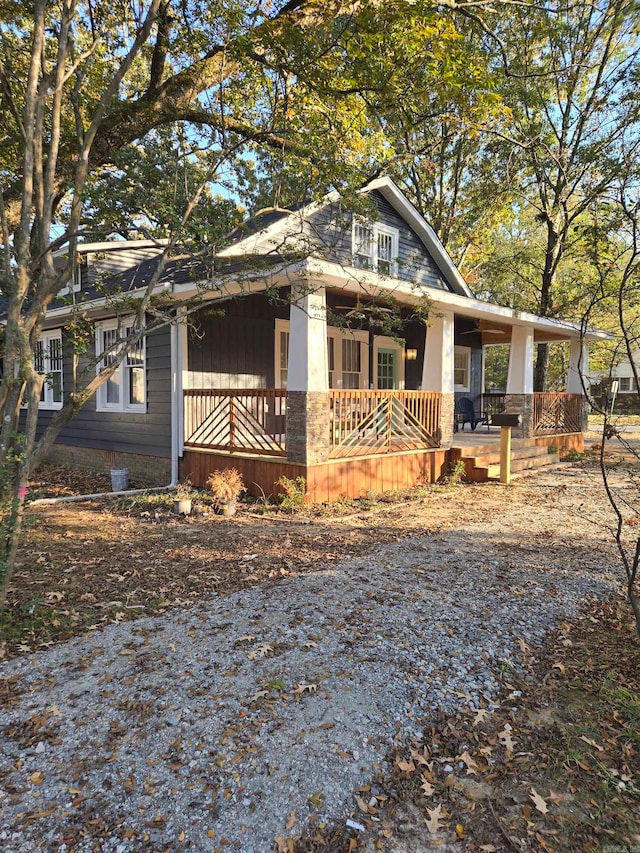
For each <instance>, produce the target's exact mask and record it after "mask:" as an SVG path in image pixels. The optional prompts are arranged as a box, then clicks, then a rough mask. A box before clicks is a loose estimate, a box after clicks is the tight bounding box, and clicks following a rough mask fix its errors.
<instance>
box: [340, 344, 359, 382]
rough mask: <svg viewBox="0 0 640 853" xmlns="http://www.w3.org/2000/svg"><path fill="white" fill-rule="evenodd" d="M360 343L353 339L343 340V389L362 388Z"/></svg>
mask: <svg viewBox="0 0 640 853" xmlns="http://www.w3.org/2000/svg"><path fill="white" fill-rule="evenodd" d="M360 365H361V361H360V341H358V340H354V339H353V338H343V339H342V387H343V388H359V387H360V370H361V366H360Z"/></svg>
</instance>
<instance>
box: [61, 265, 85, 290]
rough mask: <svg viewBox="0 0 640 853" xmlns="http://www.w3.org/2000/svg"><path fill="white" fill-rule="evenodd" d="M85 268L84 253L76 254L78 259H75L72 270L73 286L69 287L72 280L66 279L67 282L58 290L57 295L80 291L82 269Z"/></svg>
mask: <svg viewBox="0 0 640 853" xmlns="http://www.w3.org/2000/svg"><path fill="white" fill-rule="evenodd" d="M86 268H87V258H86V255H78V260H77V261H76V265H75V268H74V271H73V288H72V287H71V284H72V282H71V281H68V282H67V284H66V285H65V286H64V287H62V288H61V289H60V291H59V292H58V296H67V294H69V293H71V292H73V293H78V292H79V291H81V290H82V277H83V270H86Z"/></svg>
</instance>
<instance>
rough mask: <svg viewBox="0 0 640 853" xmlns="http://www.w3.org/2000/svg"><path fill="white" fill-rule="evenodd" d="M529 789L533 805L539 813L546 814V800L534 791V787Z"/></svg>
mask: <svg viewBox="0 0 640 853" xmlns="http://www.w3.org/2000/svg"><path fill="white" fill-rule="evenodd" d="M529 790H530V794H529V796H530V797H531V799H532V800H533V804H534V806H535V807H536V808H537V810H538V811H539V812H540V813H541V814H546V813H547V812H548V811H549V809H548V808H547V802H546V800H545V799H544V798H543V797H541V796H540V794H539V793H538V792H537V791H536V789H535V788H530V789H529Z"/></svg>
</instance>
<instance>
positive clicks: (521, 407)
mask: <svg viewBox="0 0 640 853" xmlns="http://www.w3.org/2000/svg"><path fill="white" fill-rule="evenodd" d="M504 405H505V412H508V413H509V414H511V413H516V414H519V415H520V416H521V419H522V426H520V427H514V428H513V429H512V430H511V435H512V436H513V437H514V438H533V394H507V395H506V396H505V398H504Z"/></svg>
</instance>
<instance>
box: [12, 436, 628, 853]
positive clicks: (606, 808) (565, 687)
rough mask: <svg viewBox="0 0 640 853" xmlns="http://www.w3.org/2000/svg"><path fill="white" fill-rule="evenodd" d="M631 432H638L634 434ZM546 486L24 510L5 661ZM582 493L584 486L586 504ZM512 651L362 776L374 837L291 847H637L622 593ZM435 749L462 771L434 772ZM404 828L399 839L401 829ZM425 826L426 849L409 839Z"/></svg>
mask: <svg viewBox="0 0 640 853" xmlns="http://www.w3.org/2000/svg"><path fill="white" fill-rule="evenodd" d="M627 438H629V439H631V440H632V442H636V441H638V442H639V443H640V436H637V437H636V436H631V435H629V434H627ZM599 442H600V437H599V435H598V434H597V433H594V434H592V435H591V436H590V445H592V446H594V447H593V449H592V451H591V452H592V454H593V455H592V456H591V457H590V458H587V459H586V460H578V461H575V462H573V463H565V464H569V465H570V464H574V465H576V466H583V467H584V466H588V467H590V469H591V470H592V471H593V474H594V489H596V488H600V487H599V486H598V484H597V476H598V471H597V464H596V461H595V459H596V457H597V454H598V444H599ZM633 446H635V444H634V445H633ZM605 455H606V462H607V465H608V466H609V467H610V469H612V470H614V469H616V468H619V467H620V466H624V467H625V469H626V470H631V469H632V467H633V466H637V460H635V459H634V457H633V454H631V453H630V452H629V451H628V450H627V449H625V448H624V447H623V446H622V445H621V444H620V443H619V442H615V443H611V444H610V445H608V446H607V448H606V454H605ZM637 470H638V468H637V467H636V471H637ZM538 483H539V481H538V480H536V478H535V477H530V478H523V479H521V480H518V481H516V482H515V483H514V485H513V486H512V487H510V488H509V489H505V488H504V487H500V486H499V485H491V484H488V485H474V484H467V485H458V486H455V485H450V484H449V485H446V484H445V485H438V486H430V487H423V488H420V489H417V490H413V491H411V492H406V493H403V494H400V495H394V496H391V497H388V498H385V499H384V500H375V501H374V500H370V501H366V502H361V503H355V504H354V503H351V504H343V505H338V506H334V507H332V508H331V509H330V510H328V509H326V508H311V509H309V510H306V511H305V512H303V513H298V514H286V513H283V512H277V511H275V510H269V511H265V508H264V507H261V506H259V505H250V504H243V505H242V506H241V509H240V511H239V513H238V515H237V516H236V517H235V518H232V519H226V518H222V517H221V516H218V515H215V514H214V513H213V512H212V511H211V508H210V506H208V505H207V502H206V501H204V500H203V501H201V502H200V505H197V506H196V513H195V514H194V515H193V516H191V517H188V518H179V517H176V516H174V515H173V514H172V512H171V500H170V498H169V497H168V496H166V495H157V496H149V497H142V498H130V499H109V500H105V501H102V502H98V503H77V504H58V505H56V506H44V507H32V509H31V512H30V519H29V526H28V530H27V534H26V536H25V541H24V544H23V547H22V549H21V555H20V565H19V567H18V571H17V572H16V574H15V576H14V579H13V584H12V588H11V590H10V595H9V607H8V608H6V609H5V610H4V611H0V631H1V633H0V659H2V658H5V659H6V658H8V657H11V656H13V655H16V654H25V653H29V652H32V651H35V650H38V649H41V648H44V647H46V646H48V645H51V644H53V643H56V642H60V641H62V640H64V639H66V638H68V637H71V636H73V635H76V634H78V633H81V632H83V631H86V630H95V629H97V628H99V627H100V626H102V625H104V624H107V623H109V622H114V621H115V622H119V621H123V620H128V619H134V618H137V617H138V616H140V615H153V614H162V613H163V612H166V611H167V610H168V609H169V608H173V607H188V606H189V605H191V604H194V603H196V602H199V601H201V600H203V599H205V598H207V597H209V596H211V595H222V596H223V595H226V594H228V593H230V592H232V591H234V590H238V589H242V588H245V587H248V586H252V585H257V584H260V585H265V586H268V585H269V584H273V585H274V586H277V583H278V580H279V579H280V578H282V577H291V576H295V575H298V574H304V573H309V572H313V571H315V570H316V568H317V567H319V566H326V565H327V563H330V562H332V561H339V560H343V559H345V558H347V557H349V556H350V555H358V556H362V555H363V554H366V553H368V552H370V551H371V550H373V549H375V548H377V547H378V546H379V545H380V544H381V543H386V542H391V541H399V540H402V539H404V538H405V537H407V536H411V535H420V534H425V535H429V534H433V533H434V532H437V531H439V530H442V529H446V528H449V527H451V526H452V525H453V524H455V525H456V526H464V524H465V522H474V521H477V520H480V519H486V518H487V517H493V518H495V519H496V523H497V524H499V519H500V513H501V508H504V506H505V502H506V501H508V502H512V501H514V500H517V501H520V502H521V503H522V504H523V505H527V506H530V507H531V511H532V512H536V511H539V510H540V507H541V505H542V504H545V503H549V502H553V500H554V494H553V488H549V487H545V489H544V490H542V491H541V489H540V487H539V485H538ZM99 487H100V483H98V482H97V481H96V478H95V477H94V476H93V475H92V476H91V478H87V477H86V476H85V475H82V474H74V475H69V474H68V472H64V471H62V470H61V469H56V468H48V469H44V470H43V471H41V472H40V476H39V478H38V480H37V481H34V483H33V484H32V493H33V494H34V495H35V496H38V497H39V496H43V495H61V494H69V493H76V494H77V493H80V494H82V493H84V492H89V491H95V490H96V488H99ZM105 487H106V488H108V484H107V485H106V486H105ZM588 501H589V496H588V494H585V506H586V510H585V511H588ZM274 592H276V591H275V590H274ZM521 652H522V663H523V667H524V669H523V672H522V673H521V674H520V675H518V676H517V677H516V676H515V675H514V673H512V672H510V671H505V672H504V673H503V674H502V676H503V685H504V689H503V693H502V695H501V696H500V697H499V699H498V707H497V709H496V710H495V712H494V713H493V714H492V715H491V716H490V717H486V716H483V715H480V716H478V715H477V712H476V713H475V714H474V712H472V711H468V712H462V713H460V714H457V715H456V716H455V717H442V718H439V719H436V720H434V721H433V722H432V724H431V727H430V729H429V731H427V732H425V738H424V740H423V742H421V743H412V744H403V745H402V746H399V747H398V749H397V750H396V752H395V753H394V754H392V755H390V756H389V759H390V766H391V768H392V770H391V772H387V773H385V774H384V775H383V776H381V777H380V778H379V779H377V780H372V786H374V787H375V790H376V792H377V796H378V799H377V802H376V804H375V805H371V802H372V800H371V799H370V793H371V789H369V790H367V789H363V791H362V792H361V795H362V808H361V812H360V813H359V814H356V815H354V819H356V820H357V821H359V822H361V823H362V825H363V826H367V827H373V828H374V829H377V841H375V842H371V843H370V846H369V847H366V848H365V847H360V846H359V841H358V839H357V838H355V837H354V836H353V834H350V835H349V836H346V835H345V834H344V830H343V829H342V828H339V827H333V828H332V827H327V828H326V829H325V830H324V831H322V832H318V833H316V835H315V836H313V837H309V838H306V839H301V840H298V841H297V842H296V844H295V845H294V850H295V851H298V853H300V851H312V850H313V851H320V850H323V851H335V853H343V851H344V853H352V851H357V850H365V849H366V850H368V851H373V850H383V851H389V853H410V851H416V850H419V849H420V850H427V849H439V850H445V849H456V850H467V851H486V853H492V851H494V853H499V852H500V851H512V850H517V851H522V853H525V851H529V850H542V851H596V850H601V849H606V844H607V843H609V847H610V849H611V850H614V849H615V850H631V849H638V850H640V817H639V816H640V781H638V780H639V779H640V699H639V698H638V697H639V696H640V642H639V641H638V638H637V637H636V636H635V634H634V631H633V623H632V619H631V615H630V610H629V608H628V606H627V605H626V602H625V600H624V598H623V597H619V598H615V599H614V600H612V601H609V602H604V603H596V602H591V603H588V602H587V605H586V607H585V611H584V613H583V615H582V616H581V617H580V618H577V619H574V620H572V621H571V622H565V623H563V624H562V625H561V626H559V628H558V630H557V631H556V632H555V633H554V634H552V635H551V636H549V638H548V639H547V641H546V642H545V644H544V646H543V647H541V648H536V649H530V648H529V647H527V646H526V644H524V645H523V647H522V649H521ZM526 676H529V680H527V678H526ZM17 689H18V685H17V684H15V683H11V682H10V680H8V679H4V680H3V679H1V678H0V701H5V702H11V701H12V695H14V693H15V691H16V690H17ZM443 757H445V758H446V759H447V760H449V759H450V761H451V763H452V764H456V766H458V765H460V766H461V767H464V768H465V772H464V773H462V774H460V773H456V774H448V773H446V772H444V773H443V772H441V768H442V767H443V766H444V765H443V764H442V761H441V760H440V759H441V758H443ZM460 762H462V764H460ZM465 774H466V775H465ZM431 789H433V790H435V791H437V792H438V794H439V795H440V796H439V802H441V803H443V802H444V803H446V806H445V807H444V808H441V807H440V806H439V807H438V808H439V809H441V811H440V812H437V811H436V810H435V809H430V807H429V803H430V801H429V799H425V797H427V793H426V792H428V791H429V790H431ZM380 792H382V793H380ZM367 803H369V805H367ZM385 831H388V835H385ZM387 837H388V838H392V837H393V838H394V839H396V840H395V841H394V842H393V844H394V846H391V841H389V842H388V843H387V842H386V841H385V838H387ZM403 837H404V838H406V844H404V846H403V842H401V841H400V842H399V841H398V840H397V839H398V838H400V839H402V838H403ZM423 837H424V839H425V840H424V842H421V843H423V845H424V846H422V847H415V846H412V844H413V843H414V841H412V839H414V840H415V839H417V838H423ZM429 839H431V841H432V842H433V844H434V846H433V847H431V846H430V841H429ZM450 845H453V846H450ZM603 845H605V846H603ZM282 849H283V850H287V851H291V850H292V848H291V846H284V847H283V848H282Z"/></svg>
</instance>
